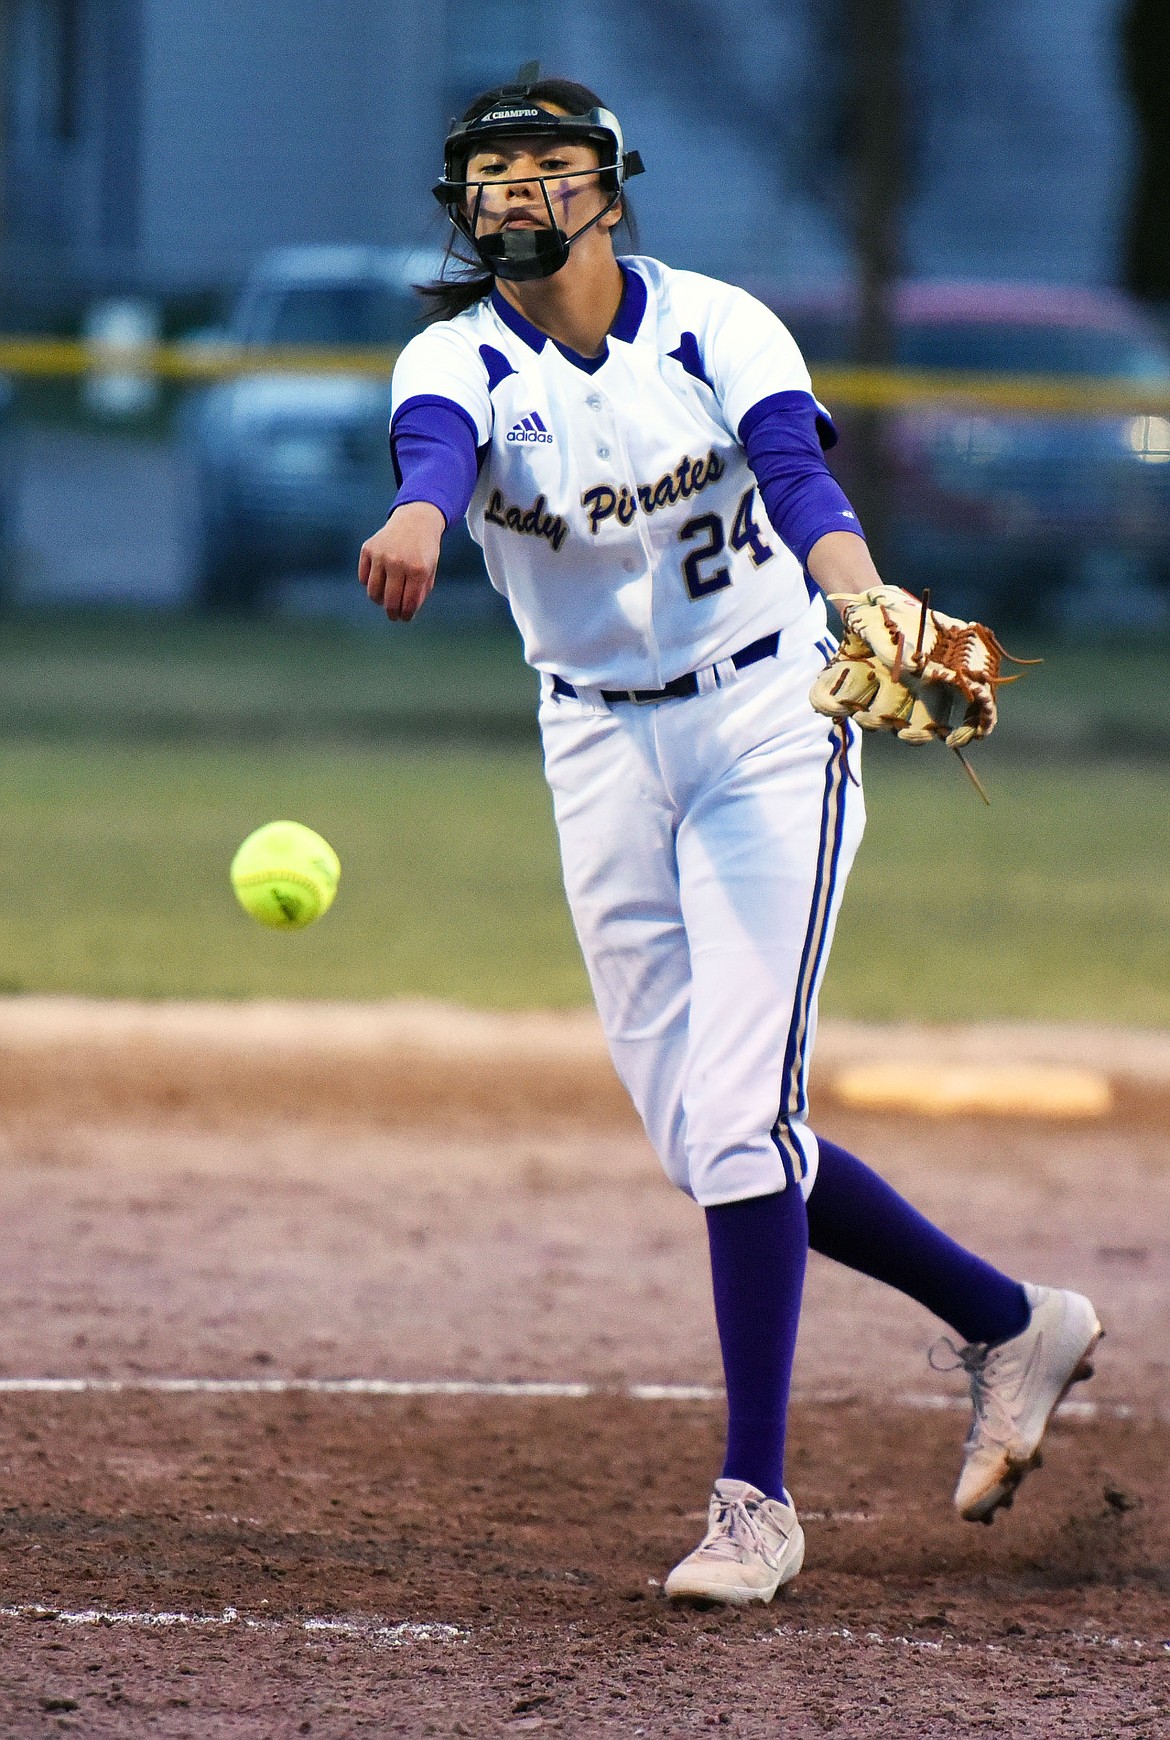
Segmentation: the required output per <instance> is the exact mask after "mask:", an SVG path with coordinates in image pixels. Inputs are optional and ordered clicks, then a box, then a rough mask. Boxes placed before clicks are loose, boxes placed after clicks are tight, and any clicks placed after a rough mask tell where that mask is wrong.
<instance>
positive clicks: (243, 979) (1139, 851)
mask: <svg viewBox="0 0 1170 1740" xmlns="http://www.w3.org/2000/svg"><path fill="white" fill-rule="evenodd" d="M987 778H988V781H989V783H990V784H991V785H992V788H993V798H994V802H993V807H992V808H991V809H990V810H986V809H985V808H984V807H983V805H982V804H980V803H979V802H978V800H977V798H976V797H975V794H974V793H973V792H972V790H971V788H970V787H969V786H968V785H967V783H966V781H965V780H964V779H963V778H962V776H961V772H960V770H959V769H958V767H957V765H956V764H955V763H954V762H953V761H952V760H951V758H950V757H944V756H943V755H942V754H941V753H940V754H938V755H933V754H930V753H927V752H924V753H922V754H919V755H914V754H910V753H901V754H889V753H886V754H881V755H873V756H871V757H870V765H869V770H868V777H867V787H868V800H869V808H870V827H869V833H868V836H867V839H866V841H865V844H864V845H863V847H862V851H861V855H860V858H859V861H858V865H857V868H856V870H855V873H854V876H853V880H852V882H851V885H850V889H849V893H848V895H847V898H846V904H845V910H844V913H843V916H842V920H841V925H840V929H839V933H838V938H837V943H836V946H835V949H834V953H833V958H832V963H831V966H830V970H829V977H828V983H827V986H826V992H825V998H824V1007H825V1010H826V1012H830V1013H835V1014H849V1015H855V1016H862V1017H870V1018H876V1019H898V1018H910V1017H921V1018H928V1019H938V1020H966V1019H976V1018H983V1017H992V1016H1017V1017H1044V1018H1052V1019H1087V1020H1101V1021H1120V1022H1129V1023H1142V1024H1155V1025H1156V1024H1170V875H1168V872H1167V866H1166V861H1165V859H1166V835H1167V814H1168V812H1170V778H1168V777H1167V775H1166V774H1165V773H1163V772H1162V771H1160V770H1159V769H1156V768H1152V767H1143V768H1137V769H1132V770H1128V771H1127V770H1125V769H1123V768H1118V767H1116V766H1113V765H1110V764H1101V763H1096V764H1092V763H1091V764H1088V765H1086V766H1083V767H1076V766H1071V767H1063V768H1058V769H1057V770H1055V771H1051V770H1047V769H1043V768H1025V767H1024V766H1022V765H1021V764H1020V763H1018V762H1016V763H1012V762H1008V761H1002V760H1001V761H1000V763H999V764H998V765H995V766H994V767H992V768H991V769H990V771H989V772H988V774H987ZM281 815H288V816H293V817H295V818H297V819H299V820H302V821H305V822H308V823H309V824H310V825H311V826H313V827H316V828H318V829H320V830H321V831H322V832H323V833H324V834H326V835H327V837H329V838H330V839H331V840H332V841H333V842H334V844H335V845H336V846H337V848H338V850H339V851H340V853H341V856H342V860H343V863H344V867H345V868H344V876H343V880H342V888H341V893H340V895H339V897H338V901H337V905H336V907H335V908H334V910H333V911H332V912H331V913H330V914H329V916H328V918H326V919H325V920H324V921H323V922H322V923H321V924H319V925H317V926H315V927H314V928H313V929H311V930H309V931H306V932H303V933H295V934H285V933H272V932H266V931H262V930H260V929H259V928H257V927H255V926H254V925H252V923H251V922H250V921H249V920H248V919H247V918H245V917H244V915H243V914H242V913H241V912H240V911H239V910H238V908H237V907H236V905H235V902H234V900H233V898H232V896H231V894H230V891H229V889H228V886H227V865H228V862H229V860H230V858H231V854H232V851H233V850H234V848H235V846H236V844H237V843H238V841H239V840H240V839H241V838H242V837H243V835H244V834H245V833H247V832H248V831H249V830H250V829H251V828H252V827H254V826H256V825H257V824H258V823H259V822H261V821H266V820H269V819H272V818H274V817H276V816H281ZM0 913H3V919H2V921H0V988H3V989H7V990H23V991H59V992H81V993H86V994H91V995H102V996H135V997H138V996H144V997H174V996H178V997H250V996H278V997H289V996H292V997H300V996H309V997H356V998H378V997H386V996H399V995H407V994H409V995H425V996H435V997H446V998H453V999H456V1000H458V1001H461V1002H466V1003H470V1004H475V1005H480V1006H484V1007H493V1008H516V1007H526V1006H542V1005H543V1006H565V1005H571V1004H575V1003H581V1002H583V1001H585V1000H586V999H587V997H588V988H587V984H586V980H585V975H584V971H583V969H582V966H581V964H580V960H579V957H578V954H577V949H576V944H575V941H574V938H573V935H572V929H571V926H570V923H569V919H568V916H567V913H566V911H565V909H564V904H563V899H562V896H561V891H560V881H559V869H558V864H557V855H556V843H555V837H554V833H553V828H552V820H551V811H550V804H549V799H548V796H547V793H546V791H545V787H544V783H543V779H542V777H541V772H540V764H539V755H538V752H537V750H536V747H535V745H534V744H533V745H531V746H515V747H505V748H495V749H478V748H475V747H472V746H469V745H459V744H453V745H447V746H445V747H434V748H429V749H428V748H424V747H420V746H418V745H415V746H413V747H402V746H396V745H395V744H394V743H392V742H379V743H368V744H353V743H348V744H340V745H337V746H335V747H332V748H330V747H320V746H319V747H316V748H309V747H305V746H302V747H301V748H300V749H298V750H297V751H296V753H294V754H287V753H285V752H284V751H282V750H281V749H279V748H278V747H276V746H274V745H272V744H269V745H267V746H266V747H264V748H263V749H261V750H259V751H250V750H246V749H243V748H241V747H240V746H238V745H235V746H227V745H220V746H208V745H191V746H181V745H165V744H164V745H149V746H147V745H134V744H117V743H101V742H98V743H93V742H91V743H82V742H73V743H64V742H53V741H50V742H44V741H35V740H25V741H18V742H15V743H10V744H9V745H8V746H7V747H6V748H5V749H4V751H3V752H2V753H0Z"/></svg>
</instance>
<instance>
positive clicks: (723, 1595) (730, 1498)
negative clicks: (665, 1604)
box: [663, 1480, 804, 1607]
mask: <svg viewBox="0 0 1170 1740" xmlns="http://www.w3.org/2000/svg"><path fill="white" fill-rule="evenodd" d="M803 1563H804V1530H803V1529H802V1528H801V1526H800V1523H799V1522H798V1521H797V1516H796V1511H795V1510H794V1508H793V1506H792V1504H791V1503H790V1502H789V1503H784V1502H782V1501H781V1500H780V1499H778V1498H765V1497H764V1495H763V1493H762V1492H761V1491H760V1490H759V1488H758V1487H755V1486H750V1485H749V1484H748V1482H747V1481H746V1480H717V1481H716V1482H715V1490H714V1492H713V1493H712V1494H711V1503H710V1505H709V1506H708V1510H707V1533H706V1534H705V1535H704V1536H703V1538H702V1540H701V1541H700V1542H699V1544H698V1546H697V1547H696V1548H695V1550H694V1552H693V1553H688V1554H687V1556H686V1558H685V1559H683V1560H681V1561H680V1563H679V1564H677V1565H676V1566H675V1567H674V1570H673V1571H672V1572H671V1573H670V1576H669V1577H668V1578H667V1579H666V1582H665V1584H664V1585H663V1587H664V1589H665V1592H666V1594H667V1595H669V1597H670V1599H671V1600H672V1601H728V1602H731V1603H732V1604H733V1605H735V1606H737V1607H742V1606H744V1605H746V1603H747V1602H749V1601H770V1600H771V1599H772V1597H773V1595H774V1594H775V1593H776V1591H777V1589H778V1588H779V1587H780V1585H781V1583H788V1582H790V1581H791V1579H792V1578H793V1577H795V1576H796V1573H797V1572H798V1571H799V1570H800V1567H801V1566H802V1565H803Z"/></svg>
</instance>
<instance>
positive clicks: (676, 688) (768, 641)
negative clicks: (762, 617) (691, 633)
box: [552, 630, 780, 705]
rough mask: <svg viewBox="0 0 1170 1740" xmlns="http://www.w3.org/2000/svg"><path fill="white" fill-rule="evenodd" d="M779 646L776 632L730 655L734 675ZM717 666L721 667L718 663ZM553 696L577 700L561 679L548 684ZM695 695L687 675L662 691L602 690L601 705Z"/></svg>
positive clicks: (693, 678)
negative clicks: (608, 702) (734, 670)
mask: <svg viewBox="0 0 1170 1740" xmlns="http://www.w3.org/2000/svg"><path fill="white" fill-rule="evenodd" d="M779 646H780V631H779V630H777V631H776V633H775V634H765V635H762V636H761V637H760V639H759V640H753V641H752V642H751V643H750V645H748V646H741V647H740V649H739V651H738V652H734V653H732V655H731V662H732V664H733V665H734V666H735V668H736V670H737V671H742V670H744V669H745V668H746V667H747V666H748V665H757V664H759V662H760V660H761V659H774V658H775V657H776V653H777V650H778V649H779ZM719 663H720V664H722V663H723V660H722V659H721V660H720V661H719ZM706 668H707V669H708V670H715V666H714V665H708V666H707V667H706ZM715 685H716V687H718V686H719V674H718V671H716V674H715ZM552 692H553V694H554V695H569V696H571V697H572V699H573V700H576V698H577V691H576V689H575V688H574V687H573V685H572V683H569V682H566V681H565V679H564V677H558V676H554V677H553V680H552ZM698 692H699V672H698V671H687V672H686V674H685V675H684V676H681V677H675V679H674V681H673V682H671V683H667V685H666V687H665V688H664V689H602V691H601V698H602V700H603V701H635V702H637V703H638V704H639V705H645V704H646V703H647V702H649V701H680V700H682V699H684V698H685V697H686V696H687V695H697V694H698Z"/></svg>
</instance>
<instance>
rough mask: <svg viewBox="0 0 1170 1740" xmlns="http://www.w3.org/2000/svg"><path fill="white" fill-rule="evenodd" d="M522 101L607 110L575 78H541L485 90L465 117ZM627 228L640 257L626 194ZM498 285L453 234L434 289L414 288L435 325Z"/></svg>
mask: <svg viewBox="0 0 1170 1740" xmlns="http://www.w3.org/2000/svg"><path fill="white" fill-rule="evenodd" d="M521 97H527V98H529V100H530V101H532V102H534V103H538V104H542V105H543V104H546V103H552V104H555V106H556V107H557V108H558V109H563V110H564V111H565V113H566V114H567V115H587V114H588V113H589V110H590V109H603V108H605V106H606V105H605V104H604V103H603V102H602V100H601V98H600V97H599V96H598V95H597V93H596V91H591V90H590V89H589V86H588V85H579V84H578V83H577V82H576V80H574V79H536V80H535V81H534V82H533V83H532V84H528V85H523V84H514V85H497V86H496V88H495V89H494V90H491V91H482V92H481V93H480V95H479V96H478V97H476V98H475V100H474V102H471V103H469V104H468V105H467V108H466V109H465V111H464V113H463V115H462V116H461V117H460V118H461V119H462V120H464V121H473V120H474V119H475V117H476V116H477V115H484V114H486V113H487V111H488V110H489V109H494V108H495V106H496V104H497V103H503V102H510V101H515V100H516V99H518V98H521ZM623 225H624V226H625V230H626V234H627V235H628V236H629V238H630V245H631V247H633V248H634V250H635V252H636V251H637V247H638V228H637V224H636V223H635V221H634V214H633V212H632V211H631V210H630V203H629V200H628V198H627V197H626V194H625V191H624V189H623V191H622V218H621V224H619V225H618V228H619V229H620V228H621V227H622V226H623ZM452 267H453V268H455V270H454V271H452V270H451V268H452ZM494 283H495V279H494V277H493V276H492V274H491V273H490V272H485V271H484V269H483V262H482V260H480V259H479V258H478V257H477V256H476V255H475V254H474V253H473V252H472V250H471V244H470V243H469V242H468V241H467V239H466V237H464V236H461V235H460V234H459V233H458V231H457V230H454V229H452V231H451V234H450V236H449V237H448V238H447V253H446V257H445V258H444V261H443V265H442V269H441V271H440V273H439V276H438V277H437V278H435V279H434V280H432V282H431V283H429V284H416V285H415V286H414V288H415V290H416V291H417V293H418V295H419V296H421V298H422V301H423V313H422V319H423V320H424V321H425V322H426V323H428V324H429V323H430V322H432V321H435V320H452V319H453V318H454V317H455V315H456V314H462V313H464V311H465V310H466V309H468V308H474V306H475V304H476V303H477V302H481V301H482V300H483V298H484V297H485V296H488V295H490V294H491V290H492V286H493V285H494Z"/></svg>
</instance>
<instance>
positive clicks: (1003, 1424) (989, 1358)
mask: <svg viewBox="0 0 1170 1740" xmlns="http://www.w3.org/2000/svg"><path fill="white" fill-rule="evenodd" d="M940 1349H942V1350H944V1351H945V1352H946V1353H949V1354H950V1356H951V1357H950V1360H949V1361H946V1362H945V1363H944V1362H943V1361H942V1360H941V1359H940V1356H939V1350H940ZM926 1357H927V1359H928V1361H929V1363H930V1367H931V1370H932V1371H959V1370H962V1371H965V1372H966V1373H967V1378H968V1382H969V1385H970V1391H971V1407H972V1410H973V1418H972V1421H971V1430H970V1432H969V1433H968V1434H967V1442H968V1444H973V1443H975V1441H976V1440H977V1439H980V1438H984V1439H987V1440H988V1441H990V1442H991V1443H993V1444H1006V1443H1008V1442H1009V1441H1010V1439H1011V1438H1012V1436H1013V1435H1014V1432H1015V1422H1014V1421H1013V1419H1012V1416H1011V1412H1010V1410H1009V1409H1008V1407H1007V1405H1006V1404H1005V1402H1004V1400H1003V1397H1002V1396H1001V1395H1000V1394H999V1393H998V1391H997V1389H996V1384H997V1382H1002V1380H1003V1379H1004V1378H1005V1377H1007V1376H1008V1375H1009V1374H1010V1372H1011V1362H1010V1360H1009V1359H1007V1358H1005V1357H1004V1354H1003V1350H1002V1349H1001V1348H998V1347H989V1346H988V1345H987V1343H986V1342H983V1341H972V1342H968V1344H967V1345H966V1346H965V1347H956V1346H955V1343H954V1342H953V1341H952V1340H951V1338H950V1336H949V1335H940V1336H939V1338H938V1340H937V1341H936V1342H935V1343H934V1344H933V1346H932V1347H931V1348H930V1350H929V1352H928V1354H927V1356H926Z"/></svg>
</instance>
